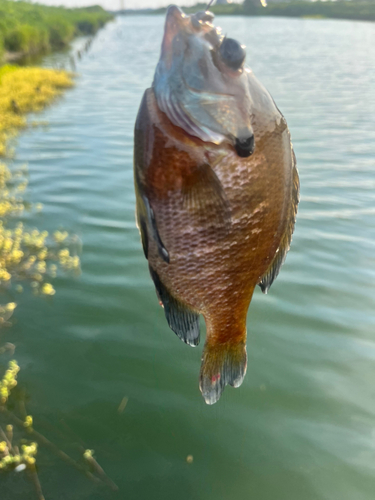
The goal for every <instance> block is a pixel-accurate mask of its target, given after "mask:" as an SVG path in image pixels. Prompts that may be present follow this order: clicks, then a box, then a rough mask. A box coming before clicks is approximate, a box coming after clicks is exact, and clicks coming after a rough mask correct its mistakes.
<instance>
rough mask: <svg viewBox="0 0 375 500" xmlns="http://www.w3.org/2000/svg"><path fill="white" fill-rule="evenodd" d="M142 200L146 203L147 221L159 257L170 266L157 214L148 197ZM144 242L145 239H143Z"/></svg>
mask: <svg viewBox="0 0 375 500" xmlns="http://www.w3.org/2000/svg"><path fill="white" fill-rule="evenodd" d="M142 198H143V202H144V204H145V207H146V213H147V219H148V223H149V224H148V225H149V228H150V231H151V235H152V237H153V238H154V240H155V241H156V244H157V247H158V252H159V255H160V257H161V258H162V259H163V260H164V262H166V263H167V264H169V253H168V251H167V249H166V248H165V246H164V244H163V242H162V239H161V238H160V234H159V230H158V227H157V225H156V219H155V213H154V211H153V209H152V207H151V205H150V202H149V201H148V198H147V196H145V195H143V196H142ZM142 242H143V239H142Z"/></svg>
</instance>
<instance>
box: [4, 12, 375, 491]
mask: <svg viewBox="0 0 375 500" xmlns="http://www.w3.org/2000/svg"><path fill="white" fill-rule="evenodd" d="M218 23H219V24H220V25H221V26H222V28H223V30H224V32H225V33H227V34H228V35H229V36H234V37H236V38H237V39H239V40H240V41H241V42H243V43H245V44H246V45H247V48H248V49H247V50H248V62H249V64H250V66H251V67H252V69H253V70H254V72H255V74H256V75H257V76H258V77H259V78H260V79H261V81H262V82H263V83H264V84H265V86H266V87H267V88H268V89H269V90H270V92H271V94H272V95H273V97H274V99H275V101H276V103H277V105H278V106H279V108H280V109H281V111H282V112H283V114H284V115H285V117H286V119H287V121H288V124H289V128H290V131H291V134H292V139H293V144H294V148H295V152H296V156H297V160H298V166H299V171H300V177H301V203H300V209H299V214H298V221H297V225H296V231H295V236H294V239H293V245H292V250H291V252H290V253H289V255H288V258H287V262H286V264H285V266H284V268H283V270H282V272H281V273H280V275H279V277H278V279H277V281H276V282H275V283H274V285H273V286H272V289H271V291H270V293H269V295H268V296H264V295H262V294H261V292H260V290H258V291H257V292H256V293H255V296H254V299H253V301H252V304H251V307H250V311H249V315H248V331H249V340H248V356H249V361H248V372H247V376H246V379H245V381H244V383H243V385H242V387H241V388H240V389H237V390H234V389H232V388H227V390H226V391H225V393H224V395H223V397H222V398H221V400H220V402H219V403H218V404H216V405H214V406H213V407H209V406H206V405H205V403H204V402H203V399H202V398H201V396H200V393H199V389H198V374H199V366H200V356H201V349H202V346H199V347H198V348H197V349H191V348H189V347H188V346H186V345H185V344H183V343H182V342H180V341H179V340H178V339H177V337H176V336H175V335H174V334H173V333H172V332H171V331H170V330H169V329H168V327H167V324H166V321H165V319H164V315H163V311H162V309H161V308H160V307H159V305H158V301H157V299H156V296H155V292H154V289H153V285H152V283H151V279H150V278H149V275H148V270H147V263H146V261H145V260H144V258H143V253H142V250H141V245H140V239H139V235H138V232H137V230H136V227H135V222H134V191H133V179H132V143H133V126H134V121H135V117H136V113H137V109H138V105H139V102H140V99H141V96H142V93H143V91H144V89H145V88H147V87H148V86H150V83H151V81H152V76H153V71H154V68H155V64H156V62H157V59H158V55H159V47H160V42H161V36H162V27H163V18H162V17H154V16H150V17H125V18H118V19H117V20H116V21H115V22H114V23H110V24H108V25H107V26H106V27H105V28H104V29H103V30H102V31H101V32H100V33H99V35H98V36H97V38H96V40H95V42H94V44H93V46H92V49H91V51H90V52H89V53H88V54H87V55H86V56H84V58H83V59H82V60H81V61H80V62H79V63H78V72H79V78H78V79H77V82H76V87H75V88H74V89H73V90H70V91H68V92H67V93H66V95H65V97H64V98H63V99H61V100H60V101H59V102H58V103H57V104H55V105H54V106H52V107H51V108H49V109H48V110H46V111H45V112H44V113H43V116H42V118H43V119H46V120H48V122H49V124H50V125H49V128H48V129H47V130H43V129H34V130H31V131H28V132H26V133H24V134H23V135H22V136H21V137H20V138H19V141H18V147H17V162H18V163H24V162H28V163H29V170H30V185H29V190H28V192H29V198H30V200H31V201H35V202H42V203H43V204H44V211H43V213H42V215H38V216H36V215H35V216H30V217H29V218H28V221H27V222H28V224H30V225H31V226H33V225H36V226H38V227H40V228H43V229H44V228H45V229H54V228H56V227H61V228H68V229H70V230H72V231H74V232H76V233H77V234H79V236H80V238H81V239H82V241H83V251H82V255H81V258H82V276H81V277H80V278H78V279H76V280H74V279H72V278H71V277H68V276H59V277H58V278H57V279H56V280H55V281H54V286H55V288H56V290H57V293H56V295H55V296H54V297H53V299H52V300H45V301H44V300H41V299H40V298H35V297H33V296H32V295H31V294H29V293H28V292H25V294H24V295H23V297H22V298H21V299H20V301H19V307H18V308H17V310H16V313H15V319H16V324H15V325H14V326H13V328H12V329H11V330H10V331H9V335H8V340H10V341H12V342H14V343H16V345H17V351H16V354H17V356H16V357H17V360H18V362H19V363H20V365H21V368H22V371H21V373H20V376H19V380H20V385H22V386H25V387H26V388H27V393H28V395H29V401H28V411H29V412H30V413H31V414H32V415H33V416H34V421H35V427H36V428H38V429H39V430H41V431H42V432H43V433H45V434H46V435H47V436H49V437H51V439H54V440H55V441H56V442H57V443H58V444H59V445H60V446H61V447H63V448H64V449H65V450H66V451H67V452H69V453H71V454H72V455H73V456H78V451H77V447H76V445H77V443H78V442H82V444H83V446H84V447H86V448H91V449H94V450H95V453H96V457H97V459H98V460H99V462H100V463H101V465H102V466H103V468H104V469H105V470H106V472H107V473H108V474H109V475H110V476H111V477H112V479H113V480H114V481H115V482H116V483H117V484H118V486H119V488H120V491H119V493H118V494H112V493H111V492H110V491H108V490H105V489H100V488H99V489H98V488H97V487H95V485H91V484H90V483H89V482H88V481H87V480H86V478H84V477H81V476H80V475H79V474H78V473H77V472H76V471H75V470H72V469H70V468H69V467H67V466H65V465H64V464H61V463H60V462H59V461H58V460H57V459H54V458H52V457H51V456H49V455H47V454H42V453H40V459H39V474H40V479H41V482H42V485H43V489H44V493H45V496H46V498H47V499H49V500H52V499H69V500H75V499H79V500H83V499H90V500H92V499H94V500H95V499H111V498H119V499H121V500H122V499H127V500H143V499H154V500H159V499H160V500H161V499H163V500H164V499H168V500H169V499H173V500H174V499H177V498H178V499H179V500H193V499H194V500H197V499H202V500H218V499H220V500H227V499H236V500H272V499H274V500H353V499H356V500H372V499H373V498H374V490H375V476H374V474H375V470H374V469H375V429H374V422H375V389H374V381H375V342H374V331H375V315H374V299H375V271H374V269H375V268H374V264H375V195H374V189H375V181H374V157H375V118H374V117H375V93H374V88H375V52H374V50H373V47H374V46H375V25H374V24H367V23H360V22H349V21H328V20H302V19H281V18H280V19H272V18H239V17H232V18H229V17H228V18H225V17H222V18H218ZM77 43H80V41H78V42H77ZM66 57H67V56H66V55H53V56H49V57H47V58H46V59H45V61H44V63H45V64H46V65H50V64H55V63H56V62H57V63H59V62H61V60H64V58H65V59H66ZM124 397H126V398H128V404H127V406H126V408H125V410H124V411H123V412H122V413H119V412H118V407H119V405H120V402H121V401H122V399H123V398H124ZM68 428H69V429H70V431H69V432H70V433H68ZM54 429H55V430H54ZM56 429H59V430H60V431H61V432H62V433H64V435H65V436H67V435H68V438H67V437H65V438H64V437H62V436H61V435H59V434H58V433H56ZM187 455H192V456H193V459H194V461H193V463H192V464H188V463H187V462H186V457H187ZM2 480H3V479H2ZM29 490H30V487H29V485H28V484H27V483H23V482H22V479H21V478H11V479H6V480H5V479H4V483H3V489H2V498H4V499H5V500H14V499H15V498H21V497H22V498H26V496H25V495H26V493H25V492H26V491H29ZM4 492H5V494H4ZM27 498H28V497H27ZM30 498H31V493H30Z"/></svg>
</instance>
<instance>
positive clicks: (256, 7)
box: [242, 0, 375, 21]
mask: <svg viewBox="0 0 375 500" xmlns="http://www.w3.org/2000/svg"><path fill="white" fill-rule="evenodd" d="M242 12H243V14H246V15H262V16H287V17H305V16H306V17H331V18H337V19H356V20H363V21H375V0H365V1H361V0H355V1H354V0H338V1H335V2H332V1H327V2H320V1H318V2H310V1H291V2H278V3H272V1H271V2H269V4H268V6H267V7H265V8H264V7H262V6H261V5H260V4H259V2H258V0H245V1H244V3H243V5H242Z"/></svg>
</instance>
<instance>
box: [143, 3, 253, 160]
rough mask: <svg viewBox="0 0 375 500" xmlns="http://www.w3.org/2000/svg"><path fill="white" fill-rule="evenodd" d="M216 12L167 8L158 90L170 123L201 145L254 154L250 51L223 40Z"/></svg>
mask: <svg viewBox="0 0 375 500" xmlns="http://www.w3.org/2000/svg"><path fill="white" fill-rule="evenodd" d="M213 19H214V15H213V14H212V13H211V12H208V11H206V12H197V13H196V14H193V15H186V14H184V13H183V12H182V10H181V9H179V8H178V7H177V6H175V5H172V6H170V7H169V8H168V11H167V15H166V20H165V28H164V37H163V42H162V48H161V55H160V59H159V62H158V65H157V68H156V71H155V77H154V82H153V88H154V92H155V95H156V100H157V103H158V106H159V109H160V110H161V111H163V112H164V113H166V115H167V116H168V118H169V119H170V120H171V122H172V123H173V124H174V125H176V126H178V127H181V128H182V129H184V130H185V131H186V132H187V133H188V134H190V135H193V136H195V137H198V138H200V139H201V140H202V141H205V142H211V143H214V144H220V143H222V142H224V141H227V142H229V143H231V144H232V145H233V146H234V147H235V148H236V150H237V152H238V154H239V156H249V155H250V154H251V153H252V152H253V149H254V135H253V130H252V127H251V96H250V92H249V84H248V75H247V72H248V70H247V69H246V68H245V67H244V63H245V57H246V51H245V47H244V46H243V45H241V44H240V43H238V42H237V41H236V40H233V39H231V38H227V37H224V36H223V35H222V34H221V30H220V28H216V27H215V26H214V25H213V24H212V22H213Z"/></svg>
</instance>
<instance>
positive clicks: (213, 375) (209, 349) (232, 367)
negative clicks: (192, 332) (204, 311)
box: [199, 342, 247, 405]
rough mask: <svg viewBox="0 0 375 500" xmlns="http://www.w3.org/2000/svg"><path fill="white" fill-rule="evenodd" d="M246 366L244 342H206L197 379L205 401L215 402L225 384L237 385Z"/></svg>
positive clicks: (242, 377) (239, 383)
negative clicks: (211, 343) (198, 378)
mask: <svg viewBox="0 0 375 500" xmlns="http://www.w3.org/2000/svg"><path fill="white" fill-rule="evenodd" d="M246 366H247V355H246V344H245V342H239V343H235V344H233V343H229V342H227V343H225V344H214V345H210V344H209V343H206V345H205V347H204V351H203V357H202V365H201V373H200V380H199V388H200V390H201V393H202V396H203V397H204V400H205V401H206V403H207V404H208V405H212V404H214V403H216V401H218V400H219V399H220V396H221V393H222V392H223V390H224V388H225V386H226V385H227V384H229V385H231V386H233V387H239V386H240V385H241V384H242V381H243V379H244V377H245V374H246Z"/></svg>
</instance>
